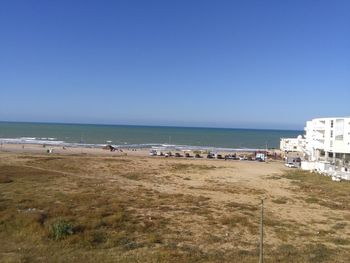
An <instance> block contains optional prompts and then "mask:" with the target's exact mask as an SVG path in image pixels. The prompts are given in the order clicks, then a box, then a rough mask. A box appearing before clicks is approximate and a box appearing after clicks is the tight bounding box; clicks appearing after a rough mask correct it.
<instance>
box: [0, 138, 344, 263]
mask: <svg viewBox="0 0 350 263" xmlns="http://www.w3.org/2000/svg"><path fill="white" fill-rule="evenodd" d="M47 148H53V149H54V151H53V152H54V153H53V154H48V153H46V150H47ZM47 148H43V147H42V146H39V145H24V147H22V145H14V144H9V145H2V148H1V151H0V152H1V153H0V160H1V161H0V164H6V165H15V166H21V167H24V168H25V167H27V168H33V169H38V170H44V171H48V172H54V173H59V174H62V175H64V176H66V177H68V178H69V177H72V178H73V177H74V178H77V180H78V179H79V180H96V185H98V187H100V188H101V189H103V191H104V192H108V191H110V192H112V193H113V192H115V191H117V190H115V188H116V187H117V186H118V187H121V189H123V191H126V192H128V193H135V194H136V196H137V195H138V194H140V196H141V195H146V196H147V195H151V196H154V195H156V196H157V195H159V196H160V197H159V198H160V199H159V200H160V201H159V204H158V203H157V204H154V205H152V208H151V209H149V208H142V207H141V208H140V207H138V208H133V209H134V210H135V211H136V212H137V213H138V214H140V216H141V217H145V218H167V220H168V221H169V227H170V228H169V229H171V231H174V232H175V231H178V230H181V231H184V230H185V229H186V231H185V233H186V235H188V236H190V238H188V239H184V240H185V241H183V242H180V243H181V244H182V243H186V242H187V244H190V245H192V246H196V247H198V248H199V249H201V250H203V251H206V250H208V249H223V250H225V249H233V248H240V249H249V250H253V249H255V248H256V245H257V241H258V237H257V233H258V223H259V209H260V200H261V199H264V204H265V217H266V220H267V223H266V224H267V226H266V229H265V242H266V244H267V245H268V246H271V247H278V246H280V245H281V244H284V242H287V243H288V244H291V245H294V246H296V247H297V246H298V245H299V244H313V243H314V242H316V243H319V242H322V244H326V245H327V246H329V247H330V248H336V247H337V244H335V243H332V242H331V241H330V240H332V239H333V238H335V237H337V238H341V239H342V240H348V239H349V237H350V225H348V224H347V221H348V219H349V218H350V211H349V210H348V209H337V210H334V209H332V208H330V207H327V206H323V205H320V204H319V203H312V202H307V201H305V200H307V199H308V198H309V197H310V196H309V193H308V191H307V190H305V189H303V191H301V190H300V191H299V188H298V186H296V185H295V184H294V183H293V181H292V180H290V179H287V178H285V177H283V176H281V175H283V174H284V173H285V172H287V171H290V170H291V169H290V168H286V167H285V166H284V163H283V162H282V161H272V160H270V161H268V162H266V163H265V162H255V161H238V160H234V161H233V160H227V161H225V160H213V159H206V158H202V159H194V158H192V159H185V158H175V157H170V158H165V157H160V156H156V157H151V156H148V150H140V149H138V150H136V151H134V150H124V151H123V152H122V153H121V152H110V151H107V150H102V149H89V148H67V149H62V147H47ZM57 156H62V157H63V159H58V160H57V161H56V160H55V158H56V157H57ZM45 157H49V158H48V159H47V158H45ZM50 158H52V162H51V161H50ZM31 159H33V161H29V162H28V160H31ZM41 159H42V160H44V161H42V162H36V161H35V160H41ZM67 163H71V164H74V165H72V167H73V168H74V169H73V170H72V172H71V171H70V170H67V169H66V168H64V167H65V164H67ZM77 167H79V169H77ZM77 189H78V188H77V187H76V185H75V184H67V185H62V188H61V189H60V191H62V192H65V191H66V192H67V193H72V192H75V191H78V190H77ZM311 192H312V190H311ZM311 192H310V193H311ZM137 193H138V194H137ZM162 195H166V196H167V198H168V196H170V197H172V198H173V201H174V202H169V201H168V204H164V203H163V202H162V201H161V196H162ZM321 195H322V193H321ZM185 197H186V198H187V197H191V198H194V200H195V201H193V203H192V201H190V202H189V203H186V202H187V201H186V200H187V199H186V200H185V199H184V198H185ZM176 198H179V200H180V199H181V200H183V199H184V200H185V201H181V202H180V201H179V203H177V202H176V200H175V199H176ZM156 200H157V198H156ZM167 200H168V199H167ZM153 202H158V201H153ZM196 207H197V208H198V207H199V208H200V209H205V211H204V210H203V211H202V210H200V211H201V212H200V213H199V212H196V211H197V210H196V209H197V208H196ZM191 209H193V211H194V212H190V211H192V210H191ZM136 212H135V213H136ZM225 217H227V218H231V217H232V220H236V219H235V218H239V220H242V217H244V221H243V223H242V222H241V221H237V222H238V223H237V224H238V225H240V224H243V225H242V226H241V227H235V228H232V227H230V224H231V223H229V224H225V222H226V221H227V220H226V221H225ZM230 220H231V219H230ZM237 220H238V219H237ZM217 222H219V223H220V222H224V223H222V224H221V223H220V224H217ZM244 222H246V223H245V224H246V225H244ZM339 222H340V223H343V224H344V225H345V227H342V229H341V230H338V231H335V230H334V226H335V225H336V224H337V223H339ZM171 231H170V233H171ZM320 233H323V234H322V235H321V234H320ZM324 233H327V234H324ZM169 236H170V237H169V239H172V238H174V237H173V236H171V234H169ZM208 236H213V237H215V238H218V239H219V238H220V240H221V241H217V242H216V243H214V244H211V243H208V242H207V241H206V242H203V240H204V239H205V240H206V238H207V237H208ZM181 244H178V245H181ZM343 245H344V247H348V246H349V244H343ZM339 262H342V261H339ZM344 262H345V261H344Z"/></svg>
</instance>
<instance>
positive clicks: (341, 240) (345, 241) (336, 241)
mask: <svg viewBox="0 0 350 263" xmlns="http://www.w3.org/2000/svg"><path fill="white" fill-rule="evenodd" d="M330 241H331V242H332V243H334V244H335V245H341V246H347V245H349V244H350V240H348V239H345V238H340V237H337V238H333V239H331V240H330Z"/></svg>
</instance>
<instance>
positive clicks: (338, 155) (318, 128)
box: [281, 117, 350, 180]
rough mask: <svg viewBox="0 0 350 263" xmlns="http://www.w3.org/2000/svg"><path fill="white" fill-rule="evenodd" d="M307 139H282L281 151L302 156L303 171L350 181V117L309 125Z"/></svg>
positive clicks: (313, 122) (320, 119) (309, 122)
mask: <svg viewBox="0 0 350 263" xmlns="http://www.w3.org/2000/svg"><path fill="white" fill-rule="evenodd" d="M304 130H305V135H304V138H301V136H298V138H294V139H290V138H282V139H281V150H283V151H295V150H298V151H300V152H302V153H303V157H304V158H303V159H304V160H303V161H302V163H301V168H302V169H304V170H313V171H318V172H320V173H322V174H326V175H331V176H332V179H334V180H341V179H346V180H350V117H334V118H317V119H313V120H311V121H307V122H306V127H305V129H304Z"/></svg>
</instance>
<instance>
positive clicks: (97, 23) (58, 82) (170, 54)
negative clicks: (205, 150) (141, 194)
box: [0, 0, 350, 129]
mask: <svg viewBox="0 0 350 263" xmlns="http://www.w3.org/2000/svg"><path fill="white" fill-rule="evenodd" d="M0 99H1V101H0V120H2V121H49V122H78V123H111V124H136V125H138V124H144V125H176V126H212V127H247V128H282V129H288V128H291V129H301V128H302V127H303V126H304V122H305V121H306V120H308V119H311V118H314V117H320V116H325V117H326V116H350V1H348V0H344V1H341V0H329V1H322V0H313V1H307V0H289V1H288V0H287V1H280V0H276V1H260V0H259V1H251V0H247V1H246V0H241V1H223V0H220V1H214V0H211V1H203V0H197V1H190V0H172V1H166V0H159V1H150V0H147V1H144V0H140V1H133V0H124V1H117V0H115V1H97V0H96V1H86V0H84V1H83V0H82V1H77V0H74V1H72V0H69V1H64V0H59V1H47V0H45V1H39V0H35V1H30V0H23V1H16V0H2V1H1V2H0Z"/></svg>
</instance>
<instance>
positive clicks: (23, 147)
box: [0, 142, 282, 159]
mask: <svg viewBox="0 0 350 263" xmlns="http://www.w3.org/2000/svg"><path fill="white" fill-rule="evenodd" d="M105 146H106V144H104V145H100V146H94V147H89V146H85V145H74V146H72V145H70V146H66V145H57V144H53V145H49V144H37V143H3V142H1V144H0V152H10V153H29V154H48V155H51V154H58V155H77V154H78V155H92V156H126V155H128V156H129V155H130V156H143V157H145V156H150V155H149V152H150V150H154V149H155V150H157V151H159V152H161V151H162V152H163V153H164V154H165V153H167V152H172V153H173V154H175V153H180V154H181V153H182V154H184V153H190V155H191V157H187V158H186V157H184V158H183V159H191V158H192V159H194V158H193V156H194V155H195V153H197V152H201V154H202V158H203V159H206V158H205V154H206V153H207V152H215V153H219V154H222V155H225V154H227V155H228V154H232V153H235V154H237V155H252V154H254V152H259V151H266V149H225V148H198V149H190V148H188V147H183V148H181V147H174V146H169V147H164V146H163V147H151V146H149V147H118V148H116V150H115V151H110V150H108V149H104V147H105ZM209 149H211V150H209ZM267 151H268V152H269V153H270V154H271V155H277V156H280V155H281V154H282V152H281V151H280V150H277V149H267ZM159 157H161V156H159ZM180 158H181V157H180ZM177 159H178V158H177Z"/></svg>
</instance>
